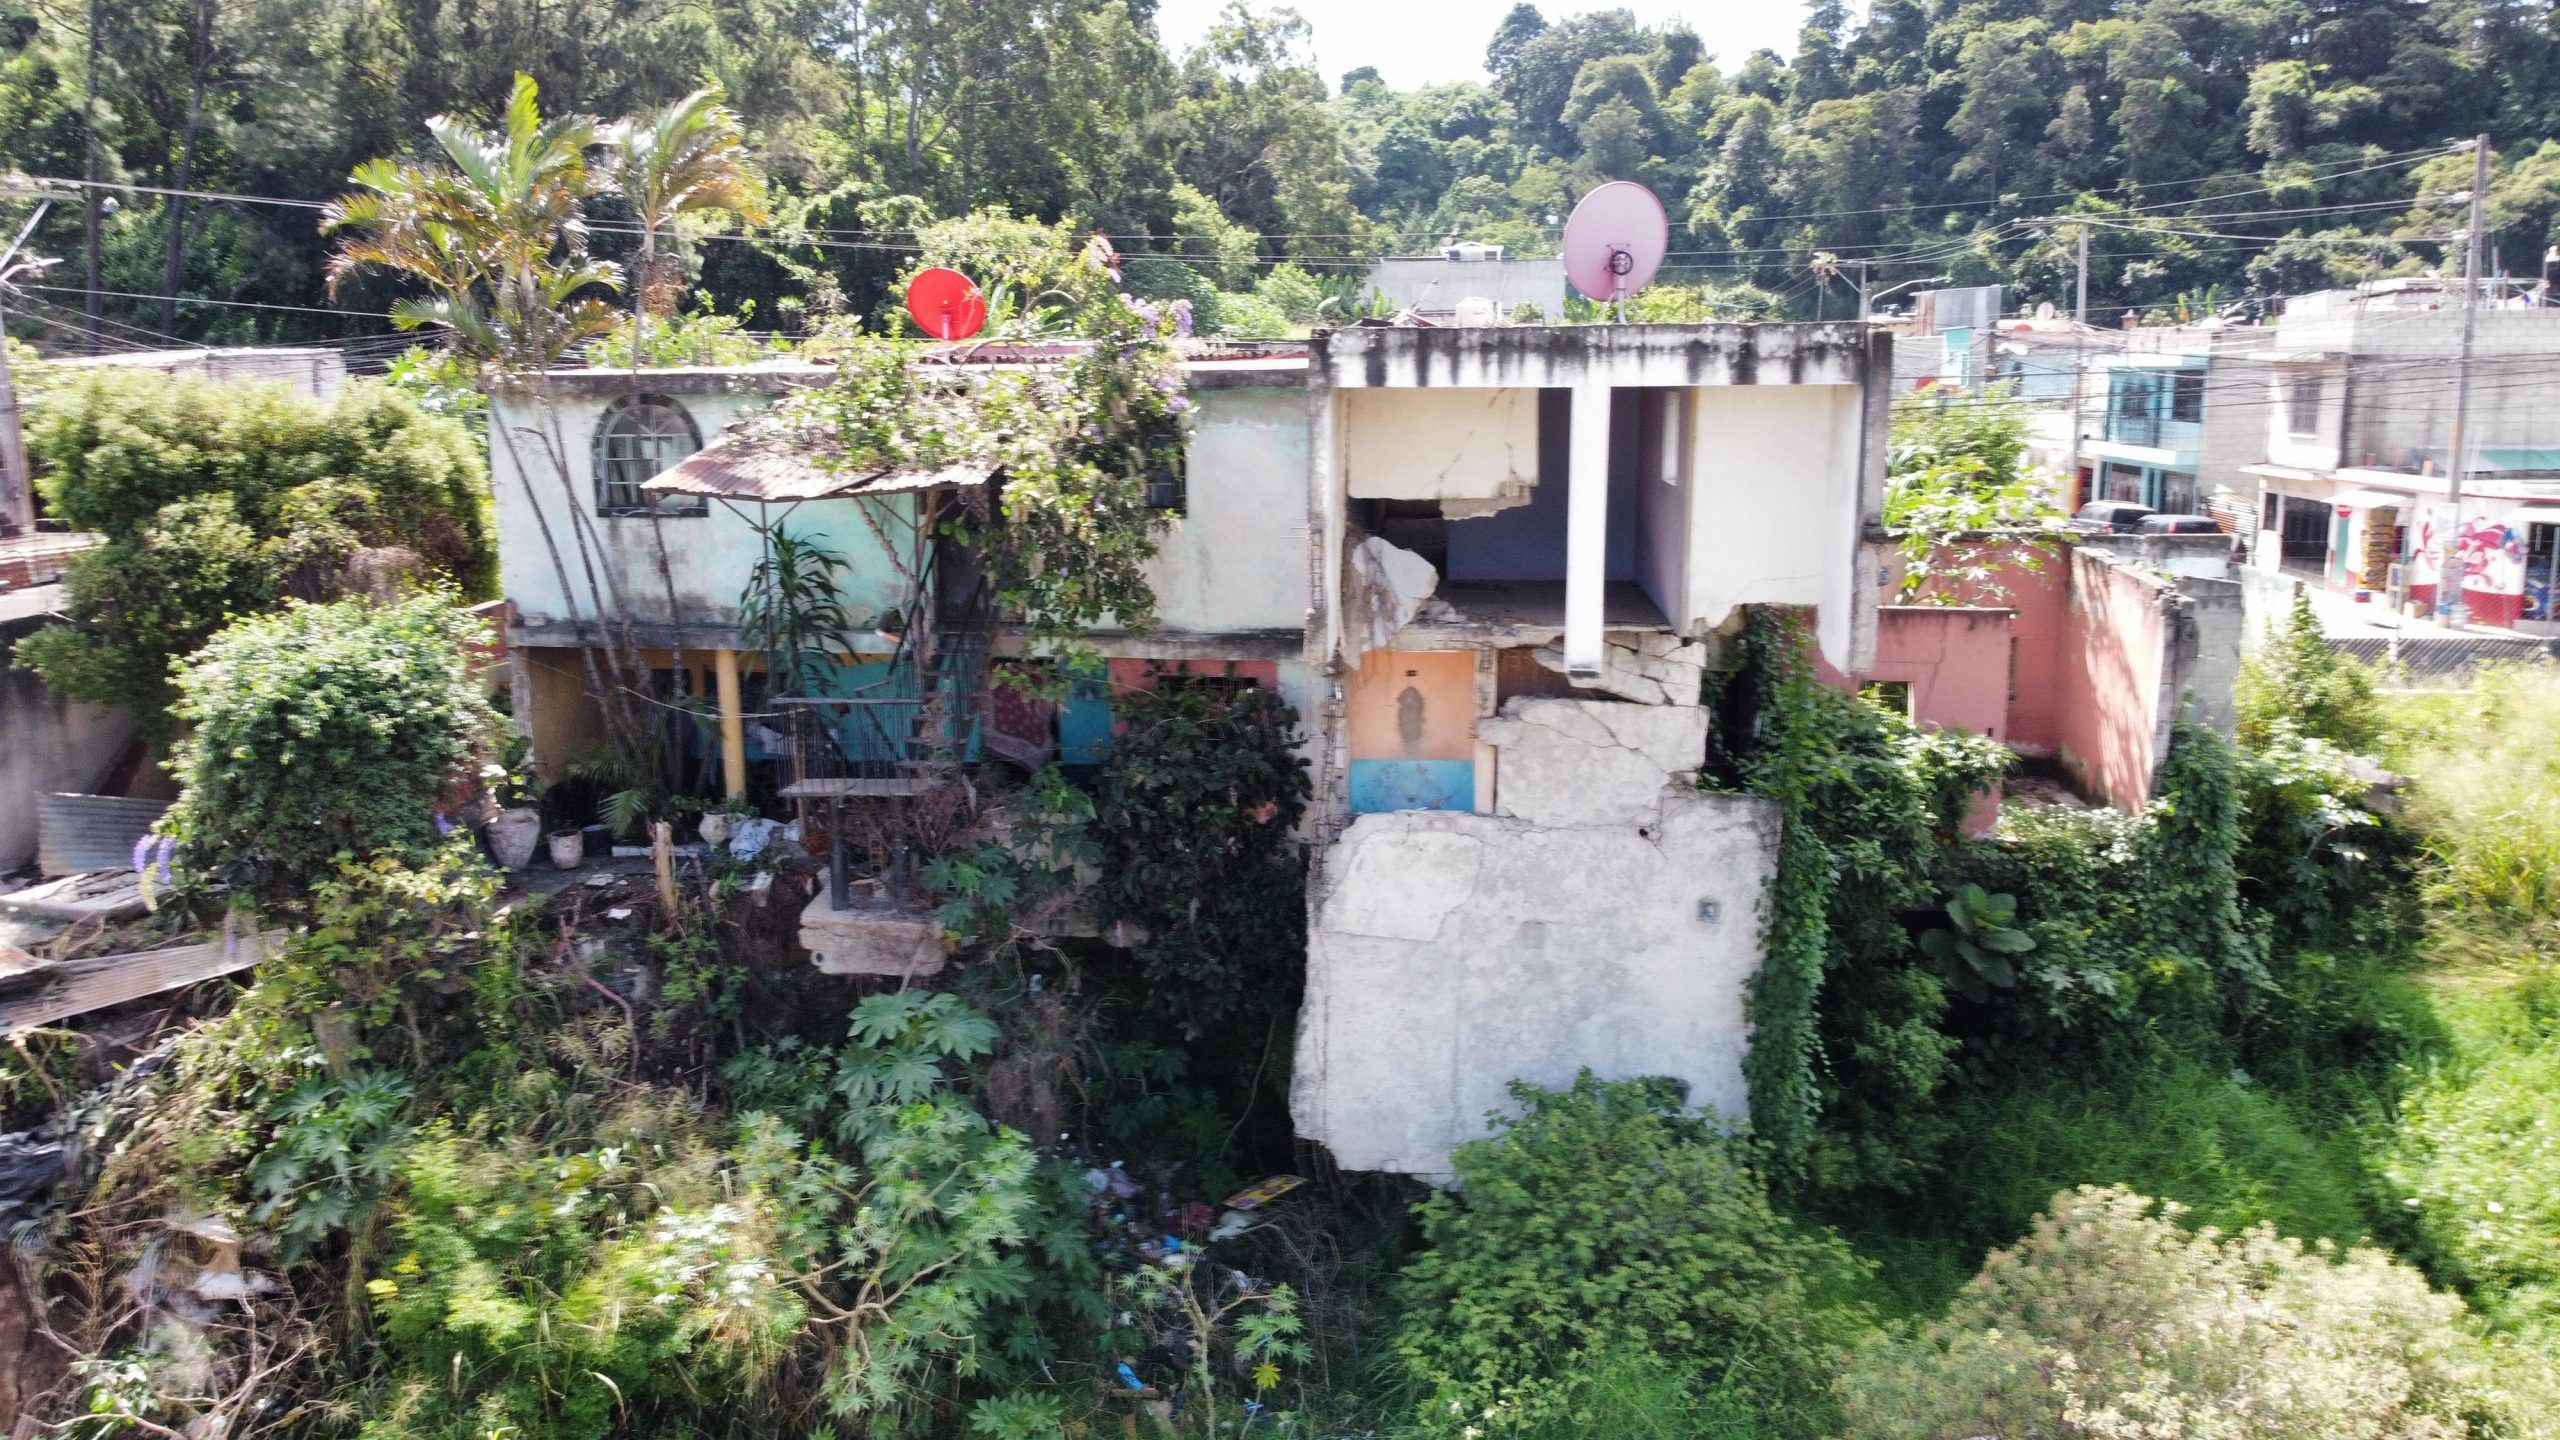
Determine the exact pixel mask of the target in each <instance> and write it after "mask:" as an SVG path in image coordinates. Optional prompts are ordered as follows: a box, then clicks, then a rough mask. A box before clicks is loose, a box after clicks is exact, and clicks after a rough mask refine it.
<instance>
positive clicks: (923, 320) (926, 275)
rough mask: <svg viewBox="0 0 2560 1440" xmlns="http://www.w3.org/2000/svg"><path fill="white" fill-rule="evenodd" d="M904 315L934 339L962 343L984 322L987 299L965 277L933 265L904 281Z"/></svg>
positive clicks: (974, 284) (985, 321) (973, 283)
mask: <svg viewBox="0 0 2560 1440" xmlns="http://www.w3.org/2000/svg"><path fill="white" fill-rule="evenodd" d="M907 314H908V315H910V316H912V317H914V319H915V322H916V328H917V329H919V330H922V331H923V332H924V333H926V334H927V335H930V336H932V337H933V338H935V339H936V340H966V339H968V338H969V337H970V336H972V335H975V334H977V333H978V331H979V329H980V328H981V327H983V326H984V325H985V324H986V323H987V297H986V296H984V295H981V294H979V293H978V287H977V285H976V283H975V282H973V281H972V280H970V278H969V277H968V276H966V275H963V274H961V273H960V272H959V271H957V270H945V269H943V268H941V267H940V266H936V267H935V268H933V269H931V270H922V271H918V272H917V274H916V278H914V279H913V280H910V281H908V282H907Z"/></svg>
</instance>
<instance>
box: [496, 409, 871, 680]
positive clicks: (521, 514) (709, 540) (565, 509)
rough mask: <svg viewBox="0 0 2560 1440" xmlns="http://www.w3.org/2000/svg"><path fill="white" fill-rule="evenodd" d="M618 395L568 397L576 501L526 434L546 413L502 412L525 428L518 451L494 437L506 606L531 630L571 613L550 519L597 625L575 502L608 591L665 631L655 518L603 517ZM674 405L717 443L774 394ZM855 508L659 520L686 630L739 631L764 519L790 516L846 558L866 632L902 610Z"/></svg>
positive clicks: (722, 512)
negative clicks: (605, 434)
mask: <svg viewBox="0 0 2560 1440" xmlns="http://www.w3.org/2000/svg"><path fill="white" fill-rule="evenodd" d="M616 398H618V397H617V396H614V395H563V396H561V397H560V400H559V404H558V412H559V428H560V433H561V439H562V449H563V451H564V453H565V454H566V456H567V458H568V470H569V484H568V488H567V492H566V493H565V494H564V493H563V491H562V487H561V484H560V479H559V476H558V474H557V472H556V471H555V470H554V469H553V468H552V466H551V465H550V463H549V462H548V461H547V460H546V459H544V454H545V452H544V449H543V447H542V445H541V442H540V440H539V439H538V438H537V436H536V435H535V434H531V433H522V432H523V431H524V430H527V429H530V428H531V427H535V426H537V425H539V424H540V423H541V422H540V419H539V410H538V408H537V407H535V406H531V405H526V404H522V403H515V402H504V401H502V402H499V403H498V404H496V405H494V406H493V407H492V421H493V423H504V424H506V425H508V426H509V427H510V428H514V429H518V430H519V433H518V434H517V435H516V436H515V447H516V448H515V450H514V451H513V452H510V450H509V449H508V447H507V445H506V444H505V443H503V442H502V441H501V440H500V439H499V438H498V437H495V436H493V437H492V438H491V442H490V457H489V475H490V483H491V488H492V489H493V490H494V491H495V494H496V500H497V512H498V566H499V573H500V575H501V577H502V579H503V581H504V583H505V586H506V596H507V598H508V599H510V600H513V601H514V602H515V604H516V611H517V615H518V623H520V624H522V625H524V626H526V627H528V628H539V627H543V626H550V625H559V624H564V623H566V621H567V619H568V615H569V611H568V607H567V606H566V605H565V604H564V603H563V602H562V598H561V589H560V576H559V572H558V570H557V569H556V568H555V567H554V566H553V565H552V563H551V556H550V552H549V551H548V550H547V549H546V548H545V546H544V543H543V537H542V526H541V523H540V522H541V521H542V520H547V521H548V522H549V525H550V527H551V536H552V539H553V541H554V542H555V543H556V544H557V545H558V546H559V549H560V554H561V559H562V560H563V561H564V562H565V563H566V564H567V566H568V569H569V582H570V591H569V593H570V594H571V595H572V596H574V597H575V598H576V600H577V602H578V606H577V609H578V614H579V615H580V616H581V617H582V618H584V619H586V620H588V621H593V620H594V619H595V618H596V615H595V610H596V607H595V604H594V601H593V600H592V598H591V592H590V591H589V589H588V587H587V581H586V574H585V571H584V570H583V569H582V568H581V566H580V563H579V558H578V553H577V548H576V542H575V541H574V540H572V539H571V531H570V526H571V524H572V523H573V518H572V515H571V508H572V506H573V504H574V506H575V507H576V509H577V512H578V517H579V518H578V519H577V520H576V522H575V523H580V524H584V525H590V526H592V527H594V528H593V531H592V534H593V537H594V541H593V543H595V544H596V545H597V546H599V547H600V555H599V561H598V570H599V572H600V578H603V579H605V582H606V587H607V588H606V593H607V594H608V595H611V594H613V593H614V592H615V591H616V590H618V591H619V592H620V597H621V603H622V613H624V614H627V615H628V616H629V617H630V618H632V619H634V620H636V621H641V622H645V623H655V624H664V623H666V622H667V620H668V615H667V600H666V588H665V585H664V583H663V582H662V581H661V580H660V579H659V576H658V552H657V544H656V539H655V536H654V535H653V534H652V531H651V524H650V521H649V520H648V519H647V518H646V517H641V516H615V517H608V516H601V515H598V514H596V513H595V510H596V505H595V464H594V460H595V449H594V447H595V432H596V425H597V422H598V421H600V420H601V419H602V418H603V416H604V412H605V409H606V407H608V406H609V405H611V404H612V403H613V401H614V400H615V399H616ZM666 398H667V399H669V400H671V401H673V402H674V403H676V404H678V405H681V406H683V407H684V410H685V413H687V414H688V415H691V416H692V417H693V423H694V425H695V426H696V427H697V428H698V429H700V430H701V432H702V440H703V443H704V444H706V445H708V444H711V443H713V442H714V441H716V440H718V439H719V438H720V435H721V433H722V432H723V431H724V430H725V429H726V428H727V427H728V426H729V425H730V424H731V423H732V422H734V421H735V420H737V419H738V418H739V417H740V416H742V415H745V414H747V413H748V412H750V411H753V410H758V409H762V408H763V407H764V406H766V405H769V404H771V403H772V402H773V398H774V397H773V396H771V395H769V394H753V393H747V394H711V395H671V396H667V397H666ZM519 457H521V458H522V459H523V460H524V462H525V464H526V470H525V471H519V470H518V469H517V466H516V461H517V459H518V458H519ZM527 472H529V475H530V483H528V474H527ZM855 503H856V502H853V501H845V500H825V501H812V502H809V503H808V504H805V505H801V506H798V507H796V508H793V509H790V510H789V511H788V513H787V514H786V513H785V510H784V508H783V507H779V506H777V507H774V508H773V510H772V511H771V513H770V514H769V515H768V514H765V513H764V512H761V511H760V510H759V509H758V507H755V506H739V507H735V508H732V507H729V506H725V505H720V504H714V505H712V506H710V507H709V513H707V514H704V515H698V516H686V517H670V518H668V519H666V520H663V521H661V522H659V523H661V524H662V525H663V526H664V527H665V534H666V544H667V569H668V572H669V574H670V576H671V577H672V578H673V579H674V582H675V589H676V595H677V598H678V600H679V602H680V603H681V604H682V606H683V612H684V613H683V618H684V623H685V624H686V625H687V626H689V627H702V628H705V629H706V630H707V629H718V628H728V629H734V628H735V627H736V626H737V623H738V595H739V593H740V592H741V591H742V590H744V589H745V588H746V583H747V579H748V577H749V576H750V575H751V574H752V573H753V572H754V569H755V564H756V561H757V559H758V558H759V557H760V556H761V555H762V554H763V541H762V540H761V538H760V537H759V536H758V534H757V531H756V528H755V523H754V519H755V518H762V519H766V520H773V519H779V520H781V521H782V522H783V523H784V524H785V525H787V526H788V527H789V529H790V530H791V532H792V533H793V534H794V535H798V536H801V537H803V538H805V539H809V540H813V541H815V542H817V543H820V544H823V545H826V546H827V547H828V548H830V549H832V550H834V551H835V552H836V553H837V554H839V555H842V556H844V557H846V560H847V565H846V568H845V570H844V571H843V572H841V575H842V579H841V582H840V583H842V584H843V585H844V586H845V593H844V595H843V600H844V604H845V609H846V611H847V613H848V614H850V615H851V616H852V617H853V620H854V622H855V623H856V624H857V625H861V624H863V623H864V622H866V621H868V620H870V619H871V618H872V617H873V616H874V615H876V614H877V613H878V612H879V611H881V610H883V609H887V608H889V607H890V606H892V605H895V604H896V603H897V602H898V600H899V598H900V589H899V587H898V585H897V584H896V583H895V575H894V572H892V571H891V570H890V568H889V567H888V566H886V565H884V564H881V563H879V562H878V560H877V558H876V556H877V552H878V545H877V542H875V541H874V540H873V539H872V538H871V532H870V531H869V530H868V529H866V528H865V527H864V526H863V524H862V521H861V518H860V517H859V516H857V515H856V514H855V513H854V510H853V507H854V504H855ZM888 503H891V504H895V505H898V506H901V507H903V506H905V505H908V504H910V503H911V502H909V501H907V500H905V499H900V500H897V501H893V502H888ZM537 510H538V511H539V512H540V520H537V516H536V512H537ZM751 517H754V518H751Z"/></svg>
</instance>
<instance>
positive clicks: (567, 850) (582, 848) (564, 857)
mask: <svg viewBox="0 0 2560 1440" xmlns="http://www.w3.org/2000/svg"><path fill="white" fill-rule="evenodd" d="M585 863H587V832H586V831H584V830H554V831H552V832H551V865H552V868H553V869H556V870H575V869H577V868H578V867H579V866H581V865H584V864H585Z"/></svg>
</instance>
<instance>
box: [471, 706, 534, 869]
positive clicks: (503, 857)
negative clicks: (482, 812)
mask: <svg viewBox="0 0 2560 1440" xmlns="http://www.w3.org/2000/svg"><path fill="white" fill-rule="evenodd" d="M528 748H529V746H528V742H527V741H526V740H525V738H524V737H523V736H521V735H517V736H513V737H510V738H509V739H508V741H507V760H506V763H505V764H503V765H489V766H484V767H483V768H482V769H481V771H480V774H481V778H482V779H484V780H486V781H487V782H488V785H489V798H490V800H491V801H492V802H493V803H494V804H495V805H496V806H497V813H495V814H493V815H491V816H490V817H489V819H488V822H487V823H486V824H484V825H482V826H481V827H480V834H481V837H482V838H483V839H485V840H487V841H488V843H489V856H490V858H491V859H493V860H495V861H497V862H498V868H500V869H502V870H521V869H523V868H524V867H526V866H527V865H530V864H532V863H533V847H534V843H535V842H536V841H538V840H540V839H541V838H542V786H541V784H540V783H539V782H538V781H536V780H535V779H534V778H533V767H532V766H531V765H530V764H529V763H527V757H526V754H525V752H526V750H527V749H528Z"/></svg>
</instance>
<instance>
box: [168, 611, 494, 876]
mask: <svg viewBox="0 0 2560 1440" xmlns="http://www.w3.org/2000/svg"><path fill="white" fill-rule="evenodd" d="M484 638H485V635H484V632H483V630H482V628H481V627H480V625H479V624H478V623H477V622H476V621H473V620H470V619H468V618H466V617H464V616H463V615H462V614H460V613H459V612H457V611H455V610H454V609H453V608H452V606H451V604H450V603H449V602H448V600H447V599H446V597H444V596H440V595H432V594H430V595H422V596H419V597H417V598H415V599H411V600H407V601H403V602H401V603H399V604H396V605H388V606H382V607H375V606H372V605H369V604H367V603H365V602H363V601H355V600H347V601H340V602H338V603H336V604H332V605H303V604H296V605H293V606H290V607H288V608H287V609H285V610H283V611H281V612H279V613H277V614H272V615H262V616H258V617H256V618H254V619H249V620H244V621H242V622H240V623H239V624H238V625H235V626H233V627H232V628H231V629H229V630H226V631H224V632H223V633H222V634H221V635H219V636H217V637H216V638H215V639H214V640H213V642H212V643H211V644H209V645H207V646H206V647H205V648H204V650H203V651H202V652H201V653H200V654H199V655H198V656H197V657H196V658H195V659H194V660H193V661H192V662H190V663H189V664H188V666H187V668H186V670H185V671H184V672H182V673H181V674H180V675H179V677H178V689H179V692H180V698H179V702H178V706H177V713H178V715H179V716H180V717H181V718H183V719H185V720H187V721H189V722H191V723H192V724H193V726H194V727H195V728H194V730H193V733H191V734H190V735H189V736H188V737H187V739H186V740H185V742H184V743H183V744H181V746H180V747H179V751H178V758H177V762H176V765H175V769H176V770H177V773H178V777H179V780H180V782H181V783H182V785H183V786H184V789H183V791H182V792H181V793H180V795H179V797H178V803H177V804H176V805H175V806H173V807H171V809H170V811H169V816H168V819H167V821H166V824H167V827H168V829H169V832H170V833H171V834H173V835H175V836H176V837H177V838H178V840H179V843H180V847H181V853H182V854H183V856H184V857H185V861H186V865H187V867H188V869H189V870H191V871H194V872H198V873H202V874H207V875H210V876H211V877H213V878H215V879H218V880H220V881H221V882H223V883H225V884H227V885H229V886H231V887H232V888H233V890H234V891H235V892H236V893H238V894H240V895H242V896H245V897H248V898H250V899H253V900H255V901H257V902H259V903H261V904H279V905H284V906H287V907H291V906H294V905H297V904H299V903H300V902H301V901H302V900H303V899H304V897H305V896H306V894H307V893H308V892H309V890H310V889H311V887H312V885H313V884H314V882H316V881H318V880H319V879H321V878H322V877H323V876H326V875H328V874H329V873H331V871H332V870H333V869H334V868H335V867H336V865H337V863H338V861H339V859H340V857H342V856H345V857H352V858H355V859H358V860H363V859H369V858H371V857H374V856H377V855H384V856H397V857H407V858H410V859H413V860H422V859H424V858H425V856H426V855H427V854H428V852H429V851H431V850H432V849H433V848H434V847H435V845H436V843H437V841H438V838H439V820H440V819H442V818H443V817H442V816H441V815H440V813H439V810H438V806H439V803H440V799H441V797H444V796H445V795H446V794H447V792H448V791H449V790H450V789H452V788H453V787H455V786H456V785H458V784H467V783H469V781H470V779H471V777H472V775H473V770H472V763H473V761H474V760H475V759H476V758H477V757H478V755H479V754H480V753H481V751H482V749H483V747H484V745H485V744H486V743H487V741H488V740H489V739H490V738H491V736H492V735H493V734H494V732H495V728H496V724H497V717H496V716H495V714H494V713H493V712H492V711H491V710H490V708H489V702H488V700H487V697H486V695H485V693H484V691H483V690H482V688H481V686H480V685H479V684H478V682H477V681H475V680H474V679H473V678H472V675H471V670H470V666H469V663H468V661H467V659H466V655H465V649H466V647H467V646H469V645H471V644H474V643H479V642H481V641H483V640H484Z"/></svg>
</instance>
